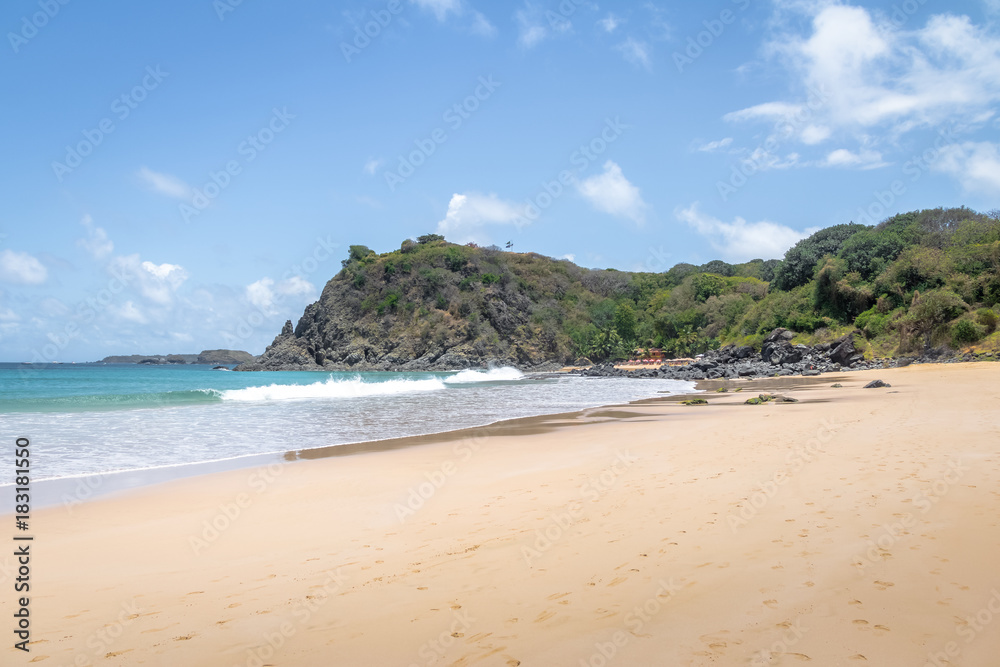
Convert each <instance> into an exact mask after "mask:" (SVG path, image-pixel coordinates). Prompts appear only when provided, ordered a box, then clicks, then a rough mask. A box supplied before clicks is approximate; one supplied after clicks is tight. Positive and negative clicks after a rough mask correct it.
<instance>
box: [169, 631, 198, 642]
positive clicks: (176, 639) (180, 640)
mask: <svg viewBox="0 0 1000 667" xmlns="http://www.w3.org/2000/svg"><path fill="white" fill-rule="evenodd" d="M197 634H198V633H197V632H192V633H189V634H186V635H181V636H180V637H174V641H175V642H186V641H187V640H189V639H191V638H193V637H194V636H195V635H197Z"/></svg>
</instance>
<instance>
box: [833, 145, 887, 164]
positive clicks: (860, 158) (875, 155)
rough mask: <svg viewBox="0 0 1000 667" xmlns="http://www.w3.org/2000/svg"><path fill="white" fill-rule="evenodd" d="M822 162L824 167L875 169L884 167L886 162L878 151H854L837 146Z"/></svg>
mask: <svg viewBox="0 0 1000 667" xmlns="http://www.w3.org/2000/svg"><path fill="white" fill-rule="evenodd" d="M822 164H823V166H825V167H859V168H861V169H875V168H877V167H884V166H886V164H887V163H886V162H884V161H883V160H882V154H881V153H879V152H878V151H873V150H867V149H862V150H860V151H858V152H857V153H854V152H852V151H849V150H847V149H846V148H838V149H837V150H835V151H831V152H830V154H829V155H827V156H826V160H825V161H824V162H823V163H822Z"/></svg>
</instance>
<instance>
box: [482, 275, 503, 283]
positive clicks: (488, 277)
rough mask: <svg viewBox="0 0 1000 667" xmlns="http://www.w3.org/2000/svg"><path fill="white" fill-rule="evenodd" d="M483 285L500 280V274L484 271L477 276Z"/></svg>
mask: <svg viewBox="0 0 1000 667" xmlns="http://www.w3.org/2000/svg"><path fill="white" fill-rule="evenodd" d="M479 279H480V280H481V281H482V283H483V285H492V284H494V283H498V282H500V276H498V275H497V274H495V273H484V274H483V275H481V276H480V277H479Z"/></svg>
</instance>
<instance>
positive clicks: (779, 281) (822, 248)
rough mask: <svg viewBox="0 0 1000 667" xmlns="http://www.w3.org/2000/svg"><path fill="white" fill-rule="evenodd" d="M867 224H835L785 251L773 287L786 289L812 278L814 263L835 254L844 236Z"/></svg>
mask: <svg viewBox="0 0 1000 667" xmlns="http://www.w3.org/2000/svg"><path fill="white" fill-rule="evenodd" d="M866 229H868V227H866V226H864V225H859V224H856V223H853V222H852V223H849V224H846V225H834V226H832V227H827V228H826V229H821V230H819V231H818V232H816V233H815V234H813V235H812V236H810V237H809V238H805V239H802V240H801V241H799V242H798V243H796V244H795V245H793V246H792V247H791V248H790V249H789V250H788V252H786V253H785V259H784V261H783V262H782V263H781V265H780V266H778V267H777V269H776V270H775V272H774V286H775V287H776V288H778V289H780V290H783V291H788V290H791V289H795V288H796V287H798V286H799V285H805V284H806V283H807V282H809V281H810V280H812V277H813V271H814V270H815V268H816V263H817V262H819V260H821V259H823V256H824V255H836V254H837V252H838V251H839V250H840V248H841V246H842V245H843V244H844V242H845V241H847V239H849V238H851V237H852V236H853V235H854V234H856V233H858V232H860V231H862V230H866Z"/></svg>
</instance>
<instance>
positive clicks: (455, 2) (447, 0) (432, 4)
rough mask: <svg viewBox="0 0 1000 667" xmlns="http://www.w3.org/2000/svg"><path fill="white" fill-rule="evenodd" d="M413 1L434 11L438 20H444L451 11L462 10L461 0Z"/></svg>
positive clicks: (457, 11)
mask: <svg viewBox="0 0 1000 667" xmlns="http://www.w3.org/2000/svg"><path fill="white" fill-rule="evenodd" d="M413 3H414V4H416V5H418V6H419V7H420V8H421V9H426V10H429V11H431V12H433V13H434V16H435V17H437V20H438V21H444V20H445V19H446V18H447V17H448V13H449V12H454V13H455V14H458V13H459V12H461V11H462V3H461V0H413Z"/></svg>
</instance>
